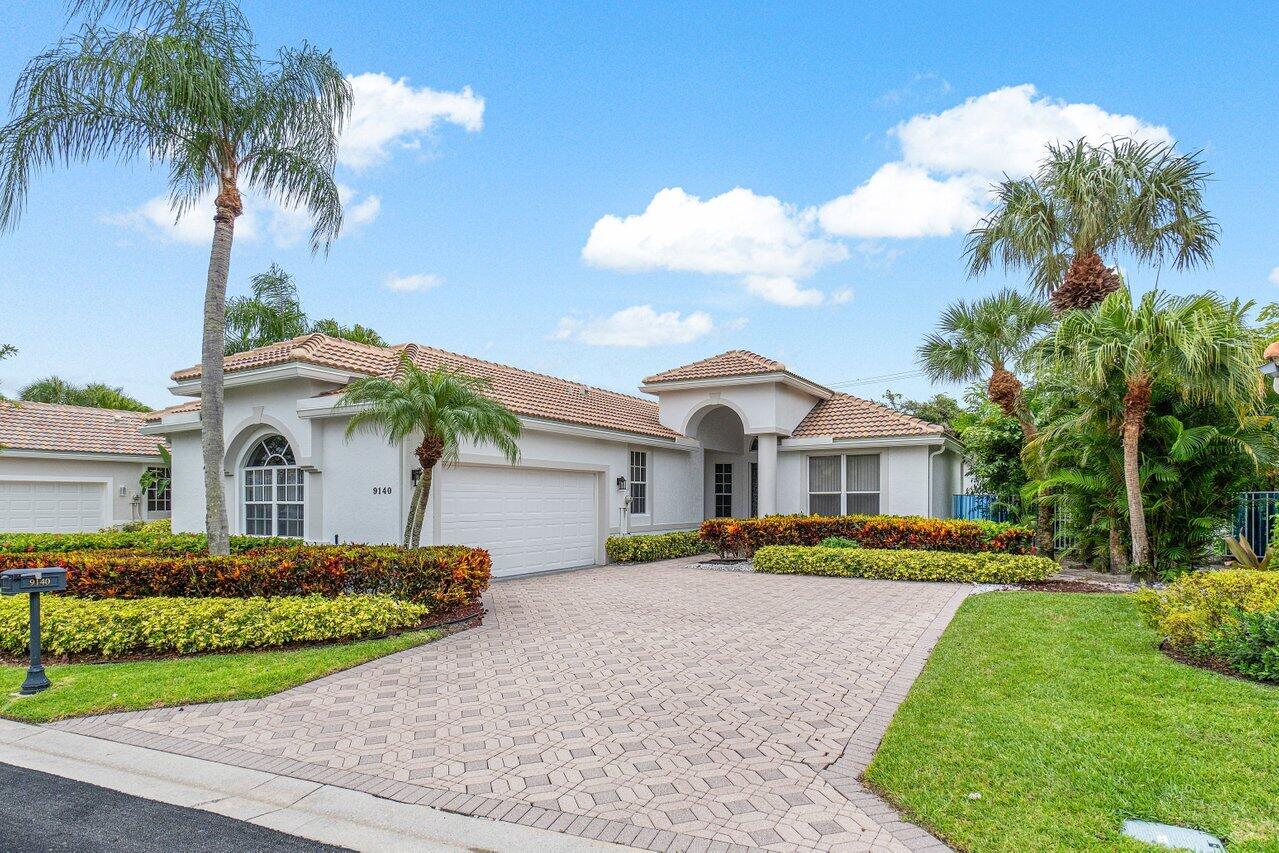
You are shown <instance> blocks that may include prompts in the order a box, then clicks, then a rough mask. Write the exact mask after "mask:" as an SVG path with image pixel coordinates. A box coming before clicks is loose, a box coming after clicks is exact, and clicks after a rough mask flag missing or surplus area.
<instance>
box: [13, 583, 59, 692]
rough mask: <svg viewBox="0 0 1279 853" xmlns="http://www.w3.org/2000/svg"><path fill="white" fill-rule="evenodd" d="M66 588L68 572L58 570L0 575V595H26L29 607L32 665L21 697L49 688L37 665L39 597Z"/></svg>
mask: <svg viewBox="0 0 1279 853" xmlns="http://www.w3.org/2000/svg"><path fill="white" fill-rule="evenodd" d="M66 588H67V570H66V569H64V568H62V567H61V566H49V567H47V568H43V569H9V570H8V571H7V572H0V593H2V594H4V595H21V594H23V593H24V592H25V593H26V594H27V596H28V598H29V599H30V603H31V611H30V613H31V665H30V666H28V667H27V677H26V680H25V681H23V682H22V687H21V689H20V690H19V691H18V692H19V693H21V694H22V695H23V696H30V695H31V694H33V693H39V692H40V691H41V690H44V689H45V688H46V687H48V686H49V677H48V676H47V675H45V674H44V667H43V666H41V665H40V593H42V592H61V591H62V590H64V589H66Z"/></svg>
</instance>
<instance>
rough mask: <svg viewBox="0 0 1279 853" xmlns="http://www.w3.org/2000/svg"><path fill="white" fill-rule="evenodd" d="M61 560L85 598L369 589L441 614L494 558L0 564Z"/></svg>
mask: <svg viewBox="0 0 1279 853" xmlns="http://www.w3.org/2000/svg"><path fill="white" fill-rule="evenodd" d="M38 566H63V567H65V568H66V569H67V594H68V595H72V596H83V597H86V598H145V597H150V596H176V597H185V598H250V597H256V596H272V597H274V596H298V595H322V596H327V597H334V596H338V595H343V594H350V593H372V594H383V595H389V596H392V597H394V598H397V599H400V600H404V601H412V602H416V603H418V604H424V605H426V606H427V607H429V608H430V609H431V611H432V612H434V613H445V612H448V611H452V610H455V609H458V608H461V607H465V606H468V605H471V604H474V603H476V602H477V601H478V600H479V597H480V595H481V593H483V592H484V590H485V589H486V588H487V587H488V584H489V575H490V573H491V571H492V568H493V561H492V559H491V558H490V557H489V553H488V552H487V551H485V550H483V549H482V548H466V547H462V546H456V545H446V546H437V547H430V548H413V549H407V550H406V549H403V548H396V547H391V546H368V545H298V544H297V542H296V540H294V541H293V542H292V546H291V547H288V548H283V547H269V548H260V549H254V550H249V551H245V552H242V553H238V554H232V555H230V556H227V557H213V556H210V555H208V554H189V553H176V554H168V553H160V554H156V553H147V552H141V551H129V550H116V551H110V550H101V551H68V552H51V553H50V552H46V553H41V552H34V553H25V552H24V553H16V554H13V553H10V554H6V553H0V570H3V569H14V568H26V567H38Z"/></svg>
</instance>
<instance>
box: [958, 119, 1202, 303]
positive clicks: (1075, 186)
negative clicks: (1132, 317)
mask: <svg viewBox="0 0 1279 853" xmlns="http://www.w3.org/2000/svg"><path fill="white" fill-rule="evenodd" d="M1209 178H1210V175H1209V173H1208V172H1207V171H1205V170H1204V167H1203V164H1202V162H1201V161H1200V160H1199V157H1198V155H1197V154H1177V153H1176V152H1175V151H1174V150H1173V148H1172V146H1171V145H1166V144H1159V143H1153V142H1137V141H1135V140H1132V139H1117V140H1112V141H1110V142H1108V143H1105V144H1103V145H1092V144H1090V143H1088V142H1087V141H1085V140H1082V139H1081V140H1079V141H1077V142H1070V143H1067V144H1065V145H1056V144H1051V145H1049V146H1048V157H1047V159H1045V160H1044V161H1043V163H1041V164H1040V166H1039V169H1038V171H1036V172H1035V174H1034V175H1031V176H1030V177H1026V178H1018V179H1013V178H1009V179H1007V180H1004V181H1003V182H1001V183H999V184H998V185H996V186H995V187H994V192H995V198H996V203H995V207H994V209H993V210H992V211H991V212H990V213H989V214H988V215H987V216H986V217H985V218H984V219H982V220H981V222H980V223H978V225H977V227H975V228H974V229H973V230H972V231H970V232H969V234H968V241H967V245H966V246H965V255H966V256H967V258H968V272H969V274H970V275H974V276H976V275H981V274H982V273H984V272H986V271H987V270H988V269H990V267H991V266H992V265H994V264H995V263H996V262H998V263H1000V264H1001V265H1002V266H1003V267H1004V268H1005V269H1010V268H1017V269H1020V268H1026V269H1029V271H1030V284H1031V286H1032V287H1034V288H1035V289H1036V290H1038V291H1039V292H1040V293H1043V294H1044V295H1046V296H1051V299H1052V303H1053V307H1054V308H1056V309H1057V311H1058V312H1059V313H1060V312H1064V311H1069V310H1072V309H1082V308H1087V307H1089V306H1091V305H1095V304H1097V303H1098V302H1100V301H1101V300H1102V299H1104V298H1105V297H1106V295H1107V294H1109V293H1113V292H1114V291H1116V290H1118V289H1119V287H1120V286H1121V284H1122V282H1121V281H1120V278H1119V274H1118V273H1117V272H1116V271H1115V270H1114V269H1113V268H1111V267H1109V266H1107V265H1106V262H1105V261H1104V260H1103V259H1102V256H1103V255H1109V256H1110V260H1111V262H1112V263H1113V262H1114V260H1115V257H1114V256H1115V255H1116V254H1117V253H1120V252H1126V253H1129V254H1131V255H1132V256H1133V257H1134V258H1135V259H1136V261H1137V262H1138V263H1154V264H1159V265H1162V264H1163V263H1164V262H1165V261H1171V262H1172V265H1173V266H1174V267H1175V268H1177V269H1184V268H1187V267H1193V266H1197V265H1199V264H1206V263H1208V261H1209V260H1211V257H1212V250H1213V247H1214V246H1216V243H1217V223H1216V221H1215V220H1214V219H1213V218H1212V216H1211V214H1209V213H1208V211H1207V210H1205V209H1204V206H1203V189H1204V185H1205V184H1206V183H1207V181H1208V179H1209Z"/></svg>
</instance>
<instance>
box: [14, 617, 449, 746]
mask: <svg viewBox="0 0 1279 853" xmlns="http://www.w3.org/2000/svg"><path fill="white" fill-rule="evenodd" d="M442 636H444V632H443V631H441V630H438V629H431V630H425V631H409V632H406V633H403V634H398V635H396V636H393V637H386V638H383V639H378V640H360V641H356V642H351V643H335V644H330V645H323V646H308V647H305V648H298V649H285V650H276V651H261V652H241V653H237V654H225V655H197V656H194V657H186V658H168V659H164V660H145V661H126V662H122V663H102V664H54V665H51V666H46V667H45V669H46V672H47V673H48V675H49V680H50V681H52V682H53V686H52V687H50V688H49V689H48V690H45V691H44V692H42V693H38V694H36V695H35V696H26V697H17V696H15V695H14V694H15V693H17V691H18V688H19V687H20V686H21V685H22V679H23V677H24V675H25V673H26V666H25V665H23V666H12V665H6V666H0V716H2V717H8V718H9V719H12V720H22V721H24V722H30V723H45V722H49V721H51V720H61V719H64V718H66V717H78V716H84V715H86V714H102V713H107V712H110V711H135V710H139V709H142V708H160V707H165V706H171V705H186V704H194V703H197V702H219V701H223V700H227V699H257V698H259V697H262V696H269V695H271V694H273V693H279V692H280V691H281V690H287V689H288V688H290V687H295V686H296V685H298V684H303V683H305V682H307V681H313V680H314V679H316V678H319V677H321V676H323V675H327V674H329V673H331V672H337V671H338V670H342V669H348V668H350V667H353V666H357V665H358V664H362V663H366V662H367V661H371V660H373V659H374V658H380V657H382V656H384V655H389V654H391V653H392V652H398V651H402V650H404V649H409V648H412V647H414V646H419V645H422V644H423V643H429V642H431V641H432V640H438V639H439V638H440V637H442Z"/></svg>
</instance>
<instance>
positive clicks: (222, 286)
mask: <svg viewBox="0 0 1279 853" xmlns="http://www.w3.org/2000/svg"><path fill="white" fill-rule="evenodd" d="M223 195H225V193H222V194H219V196H218V201H217V213H216V215H215V216H214V217H213V249H212V251H211V252H210V253H209V275H208V280H207V282H206V284H205V290H204V340H203V343H202V346H201V352H200V448H201V450H202V451H203V455H204V527H205V531H206V532H207V533H208V538H209V553H210V554H229V553H231V541H230V533H229V531H228V529H227V512H226V495H225V493H224V492H223V487H222V480H223V476H222V457H223V454H224V453H225V452H226V451H225V446H224V441H223V435H222V415H223V411H222V353H223V348H224V347H225V346H226V343H225V340H224V339H225V336H226V284H227V276H228V274H229V272H230V268H231V242H232V240H233V238H234V236H235V217H236V216H237V215H238V214H239V209H238V204H236V205H235V206H232V205H231V204H228V203H227V202H226V201H224V199H223ZM237 200H238V196H237Z"/></svg>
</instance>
